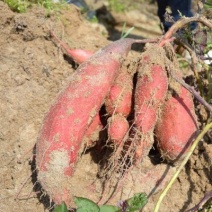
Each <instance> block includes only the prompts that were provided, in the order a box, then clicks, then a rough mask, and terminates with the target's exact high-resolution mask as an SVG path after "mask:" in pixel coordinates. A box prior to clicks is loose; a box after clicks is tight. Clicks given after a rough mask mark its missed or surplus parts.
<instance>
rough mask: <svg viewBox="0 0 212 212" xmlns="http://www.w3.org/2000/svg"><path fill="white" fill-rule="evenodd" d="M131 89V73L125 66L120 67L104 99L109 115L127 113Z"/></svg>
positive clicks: (129, 105)
mask: <svg viewBox="0 0 212 212" xmlns="http://www.w3.org/2000/svg"><path fill="white" fill-rule="evenodd" d="M132 89H133V79H132V75H131V74H130V73H129V72H128V71H127V68H126V67H122V70H121V72H120V73H119V75H118V76H117V78H116V80H115V82H114V84H113V86H112V87H111V89H110V93H109V95H108V97H107V99H106V101H105V105H106V110H107V113H108V114H109V115H113V114H122V115H123V116H125V117H127V116H128V115H129V113H130V111H131V106H132Z"/></svg>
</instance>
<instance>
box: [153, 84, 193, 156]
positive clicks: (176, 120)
mask: <svg viewBox="0 0 212 212" xmlns="http://www.w3.org/2000/svg"><path fill="white" fill-rule="evenodd" d="M155 132H156V137H157V145H158V148H159V150H160V152H161V154H162V156H163V157H164V158H166V159H168V160H177V159H182V158H183V157H184V156H185V153H186V151H187V150H188V147H189V146H190V145H191V144H192V141H193V140H194V138H195V136H196V132H197V121H196V115H195V112H194V104H193V99H192V96H191V94H190V93H189V92H188V91H187V90H186V89H185V88H184V87H182V86H181V87H180V91H179V93H178V94H175V95H173V96H172V97H170V98H169V99H168V100H167V101H166V102H165V105H164V108H163V111H162V114H161V117H160V118H159V120H158V123H157V125H156V131H155Z"/></svg>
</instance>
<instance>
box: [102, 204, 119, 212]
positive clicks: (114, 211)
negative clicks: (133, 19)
mask: <svg viewBox="0 0 212 212" xmlns="http://www.w3.org/2000/svg"><path fill="white" fill-rule="evenodd" d="M99 208H100V211H99V212H119V211H120V208H118V207H116V206H113V205H102V206H99Z"/></svg>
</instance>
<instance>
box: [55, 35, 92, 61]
mask: <svg viewBox="0 0 212 212" xmlns="http://www.w3.org/2000/svg"><path fill="white" fill-rule="evenodd" d="M51 35H52V37H53V38H54V39H55V40H56V41H57V43H58V44H59V45H61V46H62V48H63V49H64V50H65V52H66V53H67V54H68V55H69V56H70V57H71V58H72V59H73V60H74V61H75V62H76V63H78V64H81V63H83V62H85V61H86V60H87V59H88V58H89V57H91V56H92V55H93V54H94V53H93V52H92V51H89V50H84V49H71V48H69V47H68V45H67V44H65V43H63V42H62V41H61V40H60V39H59V38H58V37H57V36H56V35H55V34H54V32H51Z"/></svg>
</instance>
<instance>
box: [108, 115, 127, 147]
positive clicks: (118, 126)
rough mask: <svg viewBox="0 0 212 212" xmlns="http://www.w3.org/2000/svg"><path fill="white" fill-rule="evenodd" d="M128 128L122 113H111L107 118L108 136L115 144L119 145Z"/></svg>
mask: <svg viewBox="0 0 212 212" xmlns="http://www.w3.org/2000/svg"><path fill="white" fill-rule="evenodd" d="M128 130H129V123H128V121H127V120H126V118H125V117H124V116H122V115H119V114H118V115H113V116H112V117H110V118H109V119H108V136H109V138H110V139H111V140H112V141H113V142H114V143H115V144H116V145H119V144H120V143H121V142H122V141H123V139H124V137H125V136H126V134H127V133H128Z"/></svg>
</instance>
